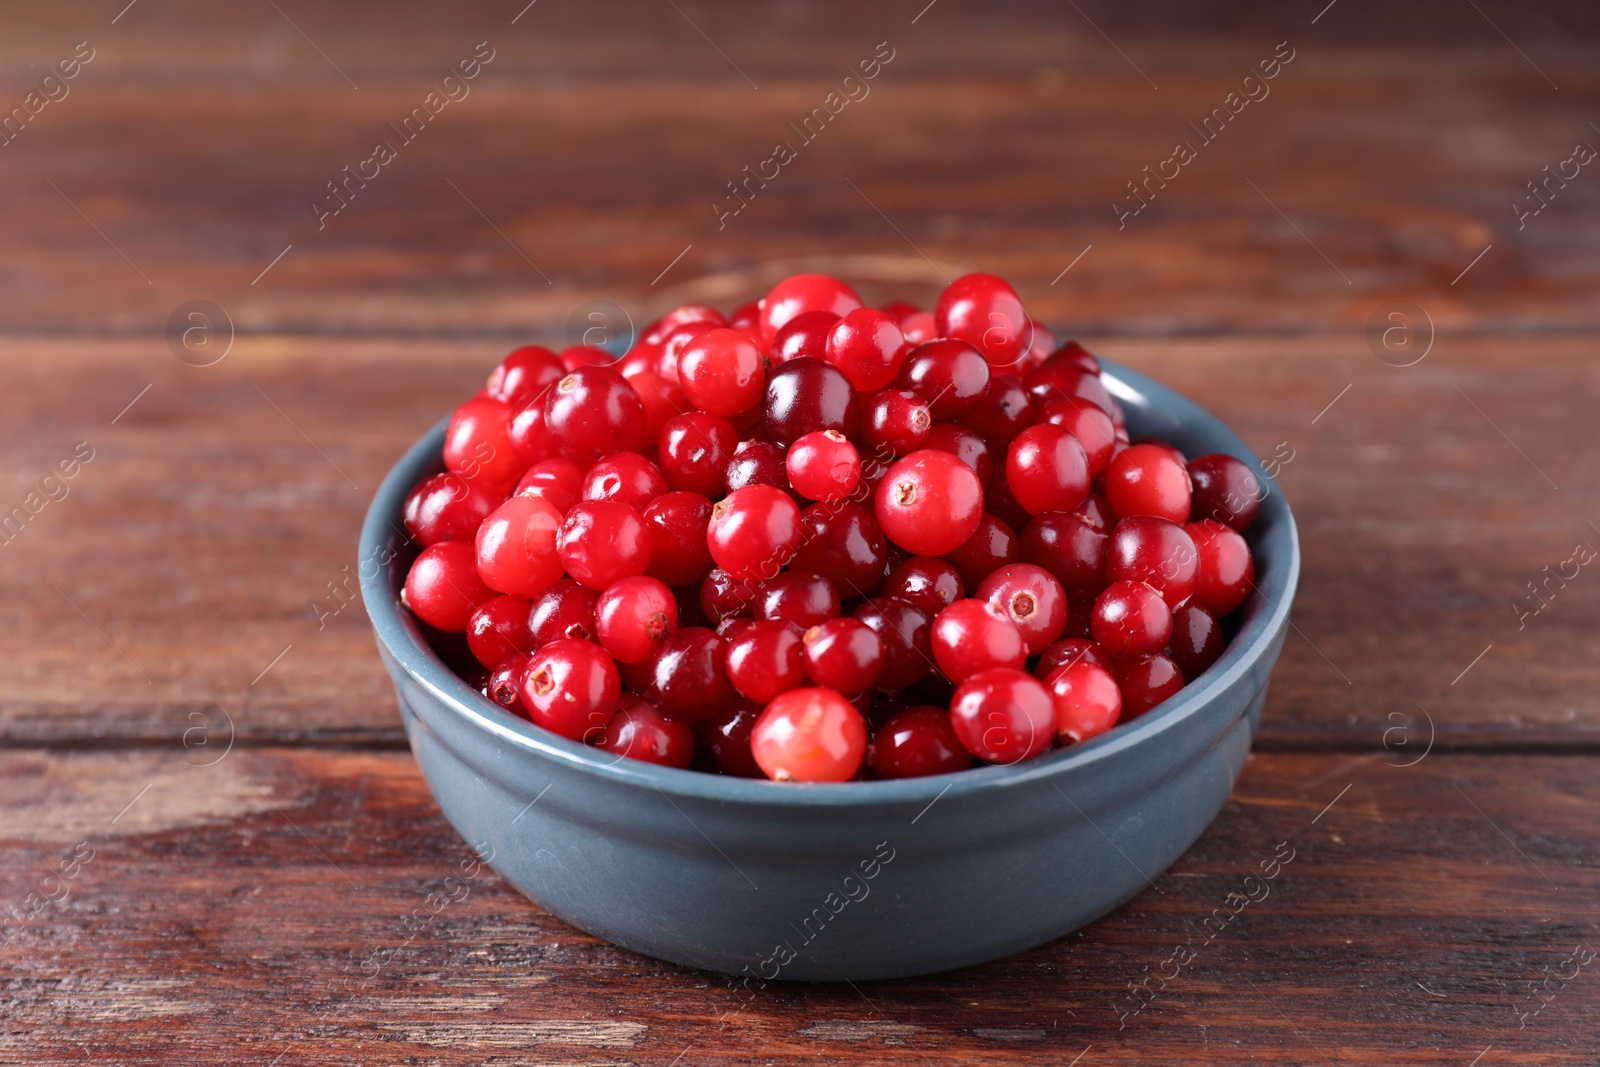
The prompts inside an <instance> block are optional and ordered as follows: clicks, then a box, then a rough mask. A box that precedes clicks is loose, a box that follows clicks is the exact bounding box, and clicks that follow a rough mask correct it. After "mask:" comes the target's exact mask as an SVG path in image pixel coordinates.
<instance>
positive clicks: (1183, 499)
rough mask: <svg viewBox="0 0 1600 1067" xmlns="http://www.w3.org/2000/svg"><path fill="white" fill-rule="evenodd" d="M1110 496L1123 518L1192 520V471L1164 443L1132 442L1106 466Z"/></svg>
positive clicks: (1113, 506)
mask: <svg viewBox="0 0 1600 1067" xmlns="http://www.w3.org/2000/svg"><path fill="white" fill-rule="evenodd" d="M1105 478H1106V499H1107V500H1108V501H1109V502H1110V503H1111V510H1113V511H1115V512H1116V513H1117V514H1118V515H1119V516H1120V517H1122V518H1124V519H1125V518H1128V517H1129V516H1131V515H1156V516H1159V517H1161V518H1163V519H1168V520H1170V521H1172V522H1177V523H1182V522H1187V521H1188V519H1189V505H1190V496H1191V494H1190V489H1189V472H1188V470H1187V469H1185V468H1184V465H1183V464H1182V463H1181V462H1179V461H1178V460H1177V459H1176V458H1174V456H1173V453H1172V451H1171V450H1170V449H1168V448H1167V447H1165V446H1164V445H1130V446H1129V447H1128V448H1126V449H1124V450H1123V451H1121V452H1119V453H1118V454H1117V456H1116V457H1115V458H1114V459H1112V461H1111V465H1110V466H1109V467H1107V468H1106V475H1105Z"/></svg>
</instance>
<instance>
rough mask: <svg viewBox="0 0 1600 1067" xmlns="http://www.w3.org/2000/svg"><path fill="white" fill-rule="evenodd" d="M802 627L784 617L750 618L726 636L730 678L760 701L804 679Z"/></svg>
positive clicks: (735, 686) (741, 691)
mask: <svg viewBox="0 0 1600 1067" xmlns="http://www.w3.org/2000/svg"><path fill="white" fill-rule="evenodd" d="M802 635H803V631H802V630H801V628H800V627H798V626H796V625H795V624H794V623H792V622H789V621H787V620H785V619H761V620H759V621H756V622H747V623H745V626H744V628H743V629H742V630H740V631H739V632H738V635H737V636H734V635H732V634H729V635H728V637H727V655H726V664H725V665H726V667H727V671H728V680H729V681H730V682H731V683H732V684H733V687H734V688H735V689H737V690H738V691H739V692H740V693H741V694H742V695H744V696H746V697H749V698H750V699H751V700H754V701H756V702H757V703H758V704H765V703H767V702H768V701H770V700H773V699H775V698H776V697H777V696H778V694H780V693H786V692H788V691H789V690H791V689H793V688H795V687H796V686H798V685H799V684H800V683H801V682H803V681H804V680H805V676H806V668H805V647H804V644H803V642H802Z"/></svg>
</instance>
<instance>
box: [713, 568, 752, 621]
mask: <svg viewBox="0 0 1600 1067" xmlns="http://www.w3.org/2000/svg"><path fill="white" fill-rule="evenodd" d="M760 602H761V585H760V583H759V582H746V581H741V580H740V579H738V578H735V577H734V576H733V575H731V574H729V573H728V572H727V571H725V570H722V569H721V568H720V567H718V568H713V569H712V571H711V573H710V574H708V575H706V580H705V581H703V582H701V583H700V608H701V610H702V611H703V612H704V613H705V615H706V618H708V619H710V620H711V621H712V622H713V623H721V622H722V621H724V620H725V619H731V618H735V617H738V616H744V615H753V614H754V613H755V610H756V605H757V604H759V603H760Z"/></svg>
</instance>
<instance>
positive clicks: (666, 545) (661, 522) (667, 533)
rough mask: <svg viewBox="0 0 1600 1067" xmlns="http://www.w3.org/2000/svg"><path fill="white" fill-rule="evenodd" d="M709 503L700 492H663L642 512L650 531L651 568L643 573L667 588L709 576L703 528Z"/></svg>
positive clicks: (698, 580) (704, 530)
mask: <svg viewBox="0 0 1600 1067" xmlns="http://www.w3.org/2000/svg"><path fill="white" fill-rule="evenodd" d="M710 523H711V501H710V500H707V499H706V498H705V497H703V496H701V495H700V494H699V493H686V492H676V493H663V494H662V495H660V496H658V497H656V498H655V499H654V500H652V501H650V503H649V504H647V505H646V506H645V509H644V524H645V527H646V528H647V529H648V530H649V531H650V566H649V568H648V569H647V570H646V571H645V573H646V574H648V575H650V577H652V578H659V579H660V580H661V581H663V582H666V583H667V584H668V585H694V584H696V583H697V582H700V581H702V580H703V579H704V578H705V576H706V575H707V574H709V573H711V549H710V548H708V547H706V527H707V526H709V525H710Z"/></svg>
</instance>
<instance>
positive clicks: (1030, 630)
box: [973, 563, 1067, 656]
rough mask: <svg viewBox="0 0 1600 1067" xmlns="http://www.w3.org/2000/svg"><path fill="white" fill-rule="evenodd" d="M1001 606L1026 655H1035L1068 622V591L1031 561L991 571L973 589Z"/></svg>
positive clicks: (983, 597) (1059, 633)
mask: <svg viewBox="0 0 1600 1067" xmlns="http://www.w3.org/2000/svg"><path fill="white" fill-rule="evenodd" d="M973 597H974V598H975V599H977V600H987V601H989V602H990V603H992V604H994V605H996V606H997V607H999V608H1000V610H1001V611H1002V612H1004V613H1005V615H1006V617H1007V618H1009V619H1010V620H1011V622H1012V623H1013V624H1014V625H1015V626H1016V628H1017V630H1018V631H1019V632H1021V634H1022V642H1023V644H1025V645H1026V646H1027V648H1028V655H1030V656H1036V655H1038V654H1039V653H1040V652H1043V651H1044V650H1045V649H1046V648H1048V647H1049V646H1050V644H1051V642H1053V641H1055V639H1056V638H1058V637H1060V636H1061V631H1062V630H1064V629H1065V628H1066V625H1067V593H1066V590H1064V589H1062V588H1061V583H1060V582H1058V581H1056V579H1055V576H1054V575H1052V574H1051V573H1050V572H1049V571H1047V570H1045V569H1044V568H1043V567H1038V566H1035V565H1034V564H1032V563H1013V564H1010V565H1009V566H1005V567H1001V568H999V569H998V570H995V571H993V572H992V573H990V575H989V577H987V578H985V579H984V580H983V581H982V582H980V583H979V584H978V588H977V591H976V592H974V593H973Z"/></svg>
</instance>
